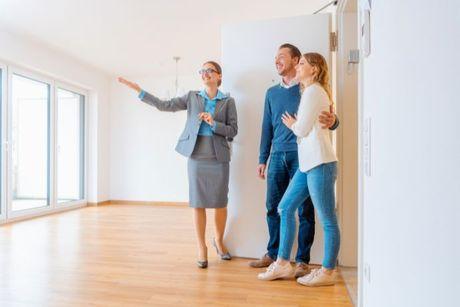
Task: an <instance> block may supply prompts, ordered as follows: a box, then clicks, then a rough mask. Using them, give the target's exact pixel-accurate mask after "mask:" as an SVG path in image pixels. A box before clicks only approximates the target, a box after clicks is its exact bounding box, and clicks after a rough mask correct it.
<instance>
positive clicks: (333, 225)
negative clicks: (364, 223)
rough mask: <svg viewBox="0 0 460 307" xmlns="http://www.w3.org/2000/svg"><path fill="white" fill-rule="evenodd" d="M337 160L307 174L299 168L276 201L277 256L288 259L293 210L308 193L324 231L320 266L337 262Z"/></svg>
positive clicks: (291, 238)
mask: <svg viewBox="0 0 460 307" xmlns="http://www.w3.org/2000/svg"><path fill="white" fill-rule="evenodd" d="M336 178H337V162H331V163H325V164H321V165H319V166H317V167H315V168H313V169H311V170H309V171H307V172H306V173H303V172H301V171H300V170H298V171H297V172H296V173H295V175H294V178H292V181H291V183H290V184H289V187H288V189H287V191H286V193H285V194H284V196H283V199H282V200H281V202H280V204H279V209H278V210H279V214H280V217H281V227H280V231H281V233H280V248H279V252H278V257H281V258H282V259H285V260H289V259H290V255H291V249H292V244H293V242H294V235H295V215H294V214H295V211H296V210H297V208H298V207H299V206H300V205H301V204H302V203H303V202H304V201H305V200H306V199H307V198H308V197H309V196H310V197H311V198H312V200H313V206H314V207H315V209H316V211H317V212H318V217H319V220H320V222H321V224H322V226H323V230H324V259H323V267H325V268H326V269H333V268H335V266H336V263H337V255H338V253H339V246H340V232H339V226H338V224H337V217H336V215H335V191H334V184H335V180H336Z"/></svg>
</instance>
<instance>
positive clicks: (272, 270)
mask: <svg viewBox="0 0 460 307" xmlns="http://www.w3.org/2000/svg"><path fill="white" fill-rule="evenodd" d="M292 277H294V269H293V268H292V266H291V264H290V263H286V264H285V265H280V264H278V263H276V262H273V263H272V264H270V266H269V267H268V268H267V270H266V271H265V272H263V273H260V274H259V275H257V278H258V279H260V280H275V279H280V278H292Z"/></svg>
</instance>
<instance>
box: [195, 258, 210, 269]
mask: <svg viewBox="0 0 460 307" xmlns="http://www.w3.org/2000/svg"><path fill="white" fill-rule="evenodd" d="M196 265H197V266H198V267H199V268H200V269H206V268H207V267H208V260H205V261H197V262H196Z"/></svg>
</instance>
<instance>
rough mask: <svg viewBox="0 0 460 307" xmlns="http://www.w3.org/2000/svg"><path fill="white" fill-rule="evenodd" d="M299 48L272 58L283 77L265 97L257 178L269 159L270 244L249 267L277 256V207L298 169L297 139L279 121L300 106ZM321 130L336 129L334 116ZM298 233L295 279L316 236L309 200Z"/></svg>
mask: <svg viewBox="0 0 460 307" xmlns="http://www.w3.org/2000/svg"><path fill="white" fill-rule="evenodd" d="M301 56H302V55H301V53H300V51H299V49H298V48H297V47H295V46H293V45H291V44H283V45H281V46H280V47H279V49H278V53H277V55H276V58H275V64H276V70H277V71H278V74H279V75H280V76H281V77H282V80H281V82H280V84H277V85H275V86H272V87H271V88H269V89H268V91H267V93H266V96H265V109H264V118H263V123H262V137H261V142H260V155H259V166H258V168H257V173H258V176H259V177H260V178H261V179H265V172H266V165H267V161H268V158H269V157H270V163H269V167H268V173H267V202H266V206H267V223H268V231H269V235H270V238H269V242H268V246H267V253H266V254H265V255H264V256H263V257H262V258H260V259H258V260H255V261H252V262H250V263H249V265H250V266H251V267H254V268H262V267H267V266H269V265H270V264H271V263H272V262H273V261H275V260H276V257H277V255H278V247H279V238H280V217H279V214H278V204H279V202H280V201H281V198H282V197H283V194H284V192H285V191H286V189H287V187H288V185H289V181H290V180H291V178H292V177H293V176H294V173H295V172H296V171H297V169H298V168H299V160H298V156H297V137H296V136H295V135H294V133H292V131H291V130H290V129H288V128H287V127H286V126H285V125H284V124H283V123H282V121H281V115H282V114H284V113H285V112H288V113H289V114H296V113H297V109H298V107H299V103H300V97H301V94H300V87H299V84H298V83H296V82H295V81H294V77H295V74H296V71H295V66H296V65H297V63H298V62H299V60H300V57H301ZM319 120H320V122H321V124H322V125H323V128H325V129H327V128H329V129H331V130H334V129H336V128H337V126H338V120H337V118H336V116H335V114H333V113H332V110H331V113H328V112H323V113H322V114H321V116H320V118H319ZM298 214H299V233H298V250H297V255H296V259H295V260H296V271H295V272H296V278H297V277H301V276H303V275H305V274H308V273H309V271H310V270H309V267H308V263H309V262H310V249H311V246H312V244H313V239H314V235H315V213H314V209H313V204H312V202H311V199H310V198H308V199H307V200H306V201H305V202H304V203H303V204H302V205H301V206H300V207H299V210H298Z"/></svg>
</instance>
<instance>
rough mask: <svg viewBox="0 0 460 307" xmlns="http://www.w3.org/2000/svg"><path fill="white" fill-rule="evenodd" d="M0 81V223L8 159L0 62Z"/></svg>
mask: <svg viewBox="0 0 460 307" xmlns="http://www.w3.org/2000/svg"><path fill="white" fill-rule="evenodd" d="M0 71H1V72H0V74H1V75H0V79H1V93H0V95H1V97H0V102H1V104H0V114H1V127H0V132H1V133H0V150H1V155H0V169H1V172H0V222H3V221H6V216H7V214H6V212H7V207H6V203H7V197H6V178H7V175H6V174H7V163H6V160H7V159H6V158H7V157H8V151H7V142H6V140H7V138H6V131H7V122H6V118H7V116H6V114H7V111H6V110H7V108H6V106H7V101H8V100H7V95H6V93H7V92H8V84H7V80H8V69H7V66H6V65H5V64H3V63H1V62H0Z"/></svg>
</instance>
